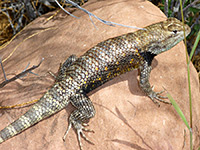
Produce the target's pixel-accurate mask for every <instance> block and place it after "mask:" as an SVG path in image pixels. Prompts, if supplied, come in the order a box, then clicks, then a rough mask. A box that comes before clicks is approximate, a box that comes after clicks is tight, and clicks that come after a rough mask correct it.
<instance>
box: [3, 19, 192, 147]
mask: <svg viewBox="0 0 200 150" xmlns="http://www.w3.org/2000/svg"><path fill="white" fill-rule="evenodd" d="M184 31H185V35H186V36H187V35H188V34H189V33H190V31H191V29H190V27H189V26H188V25H184V26H183V24H182V22H180V21H179V20H178V19H176V18H168V19H166V20H165V21H162V22H158V23H155V24H152V25H149V26H147V27H145V28H143V30H142V29H141V30H137V31H135V32H131V33H127V34H123V35H121V36H117V37H114V38H110V39H107V40H105V41H103V42H100V43H98V44H97V45H96V46H94V47H92V48H90V49H89V50H88V51H87V52H85V53H84V54H83V55H81V56H80V57H77V56H76V55H71V56H70V57H69V58H68V59H67V60H66V61H65V62H64V63H63V64H62V65H61V67H60V69H59V71H58V75H57V77H56V80H55V83H54V85H53V86H52V87H51V88H50V89H49V90H48V91H47V92H46V93H45V94H44V95H43V96H42V97H41V98H40V100H39V101H38V102H37V103H35V104H34V105H33V106H32V107H31V108H30V109H29V110H28V111H27V112H26V113H25V114H24V115H22V116H21V117H19V119H17V120H15V121H14V122H13V123H11V124H10V125H8V126H7V127H5V128H4V129H2V130H1V131H0V143H2V142H4V141H6V140H8V139H10V138H12V137H13V136H15V135H17V134H19V133H21V132H23V131H24V130H26V129H27V128H29V127H31V126H33V125H34V124H36V123H38V122H40V121H41V120H43V119H45V118H47V117H49V116H51V115H53V114H55V113H57V112H59V111H61V110H62V109H64V108H66V107H67V105H68V104H69V103H71V104H72V105H73V106H74V107H75V110H74V111H73V112H72V113H71V114H70V116H69V121H68V128H67V131H66V133H65V135H64V139H65V137H66V135H67V133H68V131H69V130H70V128H71V127H73V128H74V129H75V131H76V133H77V137H78V143H79V147H80V149H82V144H81V138H84V139H85V140H87V141H89V140H88V139H87V137H86V136H85V134H84V132H83V131H87V130H89V129H86V125H87V124H88V123H89V120H90V119H91V118H93V117H94V116H95V108H94V105H93V103H92V101H91V100H90V98H89V97H88V96H87V94H88V93H89V92H90V91H92V90H94V89H96V88H97V87H99V86H101V85H102V84H104V83H106V82H107V81H109V80H111V79H113V78H115V77H117V76H119V75H121V74H124V73H126V72H128V71H131V70H134V69H138V70H139V71H140V78H139V86H140V88H141V90H142V91H143V92H144V93H145V94H146V95H147V96H148V97H149V98H150V99H151V100H152V101H153V102H154V103H155V104H157V105H158V106H159V105H160V104H159V102H164V103H169V102H167V101H165V100H164V99H165V98H166V97H164V96H162V94H161V93H162V92H155V91H154V90H153V88H152V86H151V85H150V83H149V78H150V72H151V70H152V68H151V63H152V60H153V59H154V57H155V56H156V55H158V54H160V53H162V52H165V51H168V50H169V49H171V48H172V47H174V46H175V45H177V44H178V43H179V42H180V41H182V40H183V39H184Z"/></svg>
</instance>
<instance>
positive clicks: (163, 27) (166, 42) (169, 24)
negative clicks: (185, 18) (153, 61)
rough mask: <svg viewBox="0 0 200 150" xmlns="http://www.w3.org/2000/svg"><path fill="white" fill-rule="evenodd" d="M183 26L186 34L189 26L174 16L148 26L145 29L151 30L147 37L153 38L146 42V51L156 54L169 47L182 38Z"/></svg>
mask: <svg viewBox="0 0 200 150" xmlns="http://www.w3.org/2000/svg"><path fill="white" fill-rule="evenodd" d="M184 28H185V35H186V36H187V35H188V34H189V33H190V31H191V29H190V27H189V26H188V25H186V24H185V25H184V26H183V23H182V22H181V21H179V20H178V19H176V18H168V19H167V20H166V21H163V22H160V23H157V24H153V25H151V26H148V27H147V28H145V29H147V30H151V32H149V33H150V34H149V38H152V39H153V40H150V41H151V42H149V43H148V44H147V49H146V51H147V52H151V53H153V54H156V55H157V54H160V53H162V52H165V51H167V50H169V49H171V48H172V47H174V46H175V45H176V44H178V43H179V42H180V41H182V40H183V39H184Z"/></svg>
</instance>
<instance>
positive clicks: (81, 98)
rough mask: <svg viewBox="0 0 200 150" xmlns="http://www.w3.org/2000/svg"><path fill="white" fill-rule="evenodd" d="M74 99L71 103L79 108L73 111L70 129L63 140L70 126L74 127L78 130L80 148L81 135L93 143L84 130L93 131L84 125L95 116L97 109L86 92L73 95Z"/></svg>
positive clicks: (70, 118)
mask: <svg viewBox="0 0 200 150" xmlns="http://www.w3.org/2000/svg"><path fill="white" fill-rule="evenodd" d="M72 99H73V100H71V103H72V105H73V106H75V107H76V108H77V109H76V110H75V111H74V112H72V113H71V115H70V117H69V125H68V129H67V131H66V133H65V135H64V137H63V140H65V138H66V135H67V133H68V131H69V130H70V128H71V127H73V128H74V129H75V130H76V132H77V136H78V141H79V146H80V149H82V143H81V136H82V137H83V138H84V139H85V140H86V141H88V142H90V143H91V144H93V143H92V142H91V141H90V140H88V139H87V137H86V136H85V134H84V133H83V131H92V130H89V129H86V128H85V127H84V126H86V125H87V123H88V121H89V120H90V118H92V117H94V115H95V109H94V106H93V104H92V101H91V100H90V99H89V97H88V96H87V95H86V94H84V93H78V94H76V95H75V96H73V98H72Z"/></svg>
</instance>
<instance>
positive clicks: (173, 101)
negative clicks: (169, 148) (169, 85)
mask: <svg viewBox="0 0 200 150" xmlns="http://www.w3.org/2000/svg"><path fill="white" fill-rule="evenodd" d="M167 97H168V98H169V100H170V102H171V103H172V105H173V106H174V108H175V110H176V111H177V113H178V114H179V116H180V117H181V119H182V120H183V122H184V123H185V125H186V126H187V128H188V129H189V130H190V131H191V128H190V126H189V124H188V122H187V120H186V118H185V116H184V114H183V112H182V111H181V109H180V107H179V106H178V104H177V103H176V101H175V100H174V99H173V98H172V96H171V95H170V94H169V93H167Z"/></svg>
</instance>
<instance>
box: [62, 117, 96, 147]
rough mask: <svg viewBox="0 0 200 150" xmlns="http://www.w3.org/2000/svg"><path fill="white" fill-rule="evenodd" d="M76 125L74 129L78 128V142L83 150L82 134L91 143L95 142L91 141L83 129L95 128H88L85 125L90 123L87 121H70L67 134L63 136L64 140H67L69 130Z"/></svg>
mask: <svg viewBox="0 0 200 150" xmlns="http://www.w3.org/2000/svg"><path fill="white" fill-rule="evenodd" d="M72 126H73V127H74V129H75V130H76V133H77V136H78V142H79V146H80V150H82V143H81V136H82V137H83V138H84V139H85V140H86V141H87V142H89V143H90V144H93V145H94V143H93V142H91V141H90V140H89V139H88V138H87V137H86V136H85V134H84V133H83V131H86V132H93V133H94V131H93V130H90V129H86V128H85V127H86V126H88V124H86V123H83V124H81V123H79V122H76V121H70V122H69V125H68V128H67V131H66V132H65V135H64V137H63V141H65V139H66V136H67V134H68V132H69V130H70V129H71V127H72Z"/></svg>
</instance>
